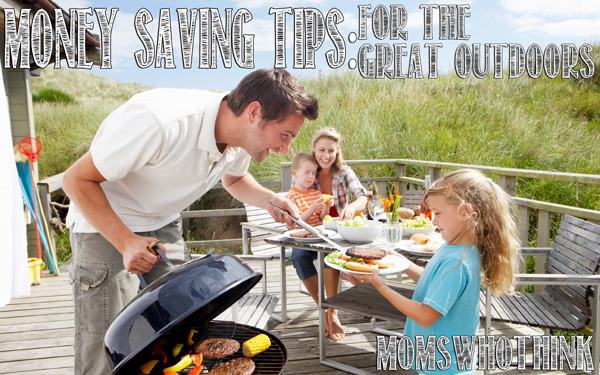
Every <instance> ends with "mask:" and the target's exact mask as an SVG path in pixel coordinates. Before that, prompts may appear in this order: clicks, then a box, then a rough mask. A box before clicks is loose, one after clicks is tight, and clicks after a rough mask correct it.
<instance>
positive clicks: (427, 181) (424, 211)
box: [420, 174, 433, 220]
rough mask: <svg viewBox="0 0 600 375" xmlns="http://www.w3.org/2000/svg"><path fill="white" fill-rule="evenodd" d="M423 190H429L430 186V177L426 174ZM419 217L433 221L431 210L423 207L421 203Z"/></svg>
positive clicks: (425, 206) (423, 204) (423, 203)
mask: <svg viewBox="0 0 600 375" xmlns="http://www.w3.org/2000/svg"><path fill="white" fill-rule="evenodd" d="M424 186H425V190H427V189H429V187H430V186H431V175H428V174H426V175H425V184H424ZM420 215H421V216H423V217H425V218H427V219H429V220H433V212H431V209H430V208H429V207H427V205H425V202H422V203H421V213H420Z"/></svg>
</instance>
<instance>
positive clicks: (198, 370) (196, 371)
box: [188, 366, 204, 375]
mask: <svg viewBox="0 0 600 375" xmlns="http://www.w3.org/2000/svg"><path fill="white" fill-rule="evenodd" d="M203 368H204V366H196V367H194V368H193V369H192V371H190V372H188V375H199V374H200V373H201V372H202V369H203Z"/></svg>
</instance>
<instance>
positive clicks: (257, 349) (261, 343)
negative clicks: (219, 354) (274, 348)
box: [242, 333, 271, 358]
mask: <svg viewBox="0 0 600 375" xmlns="http://www.w3.org/2000/svg"><path fill="white" fill-rule="evenodd" d="M270 346H271V340H270V339H269V336H267V335H265V334H264V333H261V334H259V335H256V336H254V337H253V338H251V339H249V340H246V342H244V344H243V345H242V352H243V353H244V357H247V358H251V357H254V356H255V355H257V354H259V353H262V352H264V351H265V350H267V349H269V347H270Z"/></svg>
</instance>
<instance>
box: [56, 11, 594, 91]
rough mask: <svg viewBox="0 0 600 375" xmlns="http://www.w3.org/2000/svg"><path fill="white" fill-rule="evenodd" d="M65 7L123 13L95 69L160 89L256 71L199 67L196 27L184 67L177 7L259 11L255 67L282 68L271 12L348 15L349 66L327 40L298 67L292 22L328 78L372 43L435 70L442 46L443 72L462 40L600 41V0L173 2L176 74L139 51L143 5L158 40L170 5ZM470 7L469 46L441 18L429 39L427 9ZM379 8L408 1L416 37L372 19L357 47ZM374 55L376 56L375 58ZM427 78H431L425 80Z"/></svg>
mask: <svg viewBox="0 0 600 375" xmlns="http://www.w3.org/2000/svg"><path fill="white" fill-rule="evenodd" d="M55 1H56V3H58V4H59V5H60V6H61V7H63V8H65V9H68V8H87V7H91V8H96V7H97V8H103V7H106V8H119V11H118V14H117V17H116V20H115V24H114V29H113V32H112V41H111V45H112V56H111V61H112V68H111V69H100V68H98V67H94V68H93V69H92V71H93V72H94V73H95V74H99V75H101V76H104V77H107V78H110V79H113V80H117V81H125V82H136V83H141V84H144V85H147V86H152V87H182V88H202V89H213V90H228V89H231V88H233V87H235V85H236V84H237V82H239V80H240V79H241V78H242V77H244V76H245V75H246V74H248V73H249V72H250V71H251V69H244V68H241V67H238V66H237V65H236V63H235V62H233V63H232V67H231V68H226V67H224V65H223V62H222V59H221V58H219V56H217V60H216V63H217V69H200V68H198V62H199V50H198V49H199V47H198V46H199V35H198V30H196V35H195V39H194V40H195V45H194V49H193V64H192V67H191V68H190V69H185V68H183V63H182V58H181V48H180V44H179V43H180V38H179V28H178V23H177V16H176V14H177V13H176V8H190V9H191V8H194V7H202V8H205V7H206V8H207V7H211V8H218V9H219V13H220V15H221V17H222V19H223V22H224V19H225V8H232V9H233V13H235V12H236V11H238V10H240V9H242V8H245V9H248V10H249V11H250V12H251V14H252V20H251V21H249V22H247V23H245V24H244V25H243V32H244V33H245V34H254V35H255V45H254V60H255V61H254V63H255V68H272V67H273V66H274V61H275V59H274V34H275V32H274V16H273V15H270V14H269V8H271V7H276V8H282V7H294V8H300V7H303V8H316V9H318V10H319V11H320V12H321V13H322V14H323V15H324V16H326V15H327V13H328V12H329V11H330V10H331V9H338V10H339V11H341V13H342V14H343V17H344V20H343V21H342V22H341V23H339V24H338V25H337V27H338V29H339V31H340V33H341V35H342V36H343V38H344V39H345V44H346V58H345V61H344V64H343V65H342V66H341V67H339V68H336V69H332V68H330V67H329V66H328V64H327V61H326V60H325V53H326V52H327V51H328V50H334V45H333V43H332V42H331V40H330V38H328V37H327V35H326V37H325V41H324V43H323V45H322V46H321V47H320V48H319V49H318V50H317V51H315V55H316V61H315V68H314V69H308V68H306V69H293V44H294V36H293V32H292V23H293V16H292V15H288V16H287V17H286V24H287V30H288V32H287V40H286V57H287V58H286V64H287V68H288V70H290V71H291V72H292V73H293V74H294V75H295V76H297V77H300V78H318V77H320V76H321V75H324V74H332V73H336V72H343V71H347V70H352V71H353V73H354V74H359V72H358V70H357V69H351V67H350V66H351V64H352V62H351V60H352V59H356V58H357V56H358V50H359V47H360V46H361V45H363V44H365V43H369V44H374V43H387V44H389V45H392V44H393V43H407V44H408V46H409V47H408V48H407V50H410V44H412V43H419V44H420V46H421V53H422V56H421V57H422V63H423V66H424V68H425V70H424V73H425V74H426V73H427V69H426V65H427V62H428V59H427V54H426V49H425V47H424V44H425V43H428V42H429V43H442V45H443V47H442V48H440V50H439V53H440V55H439V64H438V67H439V70H440V74H455V73H454V51H455V49H456V47H457V46H458V45H459V44H460V43H467V44H469V45H471V44H473V43H519V44H521V45H523V46H524V47H525V48H527V47H528V46H529V45H531V44H534V43H536V44H539V45H540V46H541V47H542V48H545V47H546V46H547V45H548V44H550V43H555V44H557V45H559V46H560V43H573V44H575V45H576V46H577V47H580V46H581V45H582V44H584V43H595V42H596V43H597V42H598V41H600V1H596V0H569V1H564V0H563V1H547V0H527V1H523V0H446V1H432V0H430V1H403V2H401V1H394V2H385V1H380V2H366V1H362V2H353V1H323V0H308V1H302V0H293V1H291V0H278V1H263V0H231V1H202V2H197V1H196V2H192V1H177V0H174V1H169V2H167V4H169V5H170V8H171V26H172V29H171V30H172V33H173V42H174V62H175V66H176V68H175V69H166V68H164V67H162V68H157V67H154V66H151V67H148V68H140V67H138V66H137V65H136V63H135V58H134V53H135V51H137V50H141V49H143V45H142V42H141V41H140V39H139V37H138V36H137V34H136V31H135V27H134V17H135V15H136V13H137V12H138V11H139V10H140V9H141V8H146V9H148V11H149V12H150V13H151V14H152V16H153V20H152V21H151V22H149V24H148V26H147V27H148V31H149V33H150V35H151V36H152V37H153V40H154V41H155V42H156V39H157V24H158V19H159V14H160V8H165V7H166V6H165V2H164V1H156V0H146V1H127V2H123V1H113V0H55ZM425 3H426V4H467V5H469V7H470V9H469V11H470V13H471V15H470V17H468V18H466V24H465V25H466V26H465V32H466V34H468V35H470V38H469V39H468V40H466V41H449V40H439V39H438V38H437V35H438V34H437V30H438V27H437V24H436V23H435V22H437V20H438V18H437V17H434V39H433V40H424V39H423V13H422V10H421V9H419V5H420V4H425ZM360 4H362V5H367V4H369V5H371V11H372V10H373V9H375V8H376V7H377V6H378V5H384V6H386V9H387V10H389V5H390V4H401V5H403V6H404V7H405V8H406V11H407V14H408V21H407V25H406V27H405V28H404V30H405V31H406V32H407V35H408V39H407V40H406V41H404V40H391V39H390V38H389V36H388V37H387V38H384V39H382V40H377V39H375V37H374V36H373V31H372V27H371V20H368V22H367V33H368V38H367V39H366V40H359V41H357V42H355V43H351V42H350V41H349V39H350V34H351V33H353V32H354V33H357V31H358V19H359V11H358V9H359V8H358V5H360ZM89 20H90V21H91V22H93V23H94V25H95V26H94V29H92V30H91V31H92V32H94V33H99V26H98V22H97V20H96V18H95V17H90V19H89ZM374 55H375V53H374V52H372V53H370V55H368V56H369V57H371V58H373V57H374ZM402 64H403V68H404V72H403V73H406V69H407V67H408V58H407V57H405V58H403V60H402ZM425 79H427V78H425Z"/></svg>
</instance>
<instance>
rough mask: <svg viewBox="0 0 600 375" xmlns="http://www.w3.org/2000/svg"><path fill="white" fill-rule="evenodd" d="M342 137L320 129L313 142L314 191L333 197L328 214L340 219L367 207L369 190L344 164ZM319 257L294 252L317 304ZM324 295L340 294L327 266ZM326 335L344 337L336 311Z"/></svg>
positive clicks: (332, 271)
mask: <svg viewBox="0 0 600 375" xmlns="http://www.w3.org/2000/svg"><path fill="white" fill-rule="evenodd" d="M340 141H341V136H340V133H338V132H337V131H336V130H335V129H333V128H323V129H320V130H318V131H317V132H316V133H315V135H314V137H313V140H312V148H313V153H314V155H315V158H316V159H317V163H318V164H319V167H318V171H317V179H316V181H315V188H316V189H317V190H320V191H321V193H323V194H329V195H332V196H333V197H334V201H335V204H334V205H333V206H332V207H331V210H330V212H329V214H330V215H331V216H333V217H337V216H339V218H340V220H346V219H352V218H353V217H354V213H355V212H356V211H360V210H363V209H364V208H365V206H366V205H367V201H368V199H367V191H366V189H365V188H364V187H363V186H362V184H361V183H360V181H359V180H358V177H357V176H356V174H355V173H354V171H353V170H352V168H350V167H349V166H347V165H343V164H342V160H343V159H342V150H341V148H340ZM316 258H317V253H316V252H314V251H308V250H301V249H293V251H292V263H293V264H294V268H295V269H296V273H297V274H298V277H300V279H301V280H302V283H303V284H304V286H305V287H306V289H307V290H308V293H309V294H310V296H311V297H312V298H313V300H314V301H315V303H317V301H318V284H317V269H316V268H315V266H314V264H313V261H314V260H315V259H316ZM324 281H325V292H326V294H327V297H331V296H333V295H335V294H337V290H338V285H339V281H340V272H339V271H337V270H335V269H333V268H329V267H326V268H325V271H324ZM325 318H326V324H327V325H326V328H327V335H328V336H329V337H330V338H331V339H332V340H334V341H338V340H341V339H343V338H344V337H345V334H344V329H343V327H342V325H341V323H340V320H339V318H338V316H337V310H335V309H327V313H326V314H325Z"/></svg>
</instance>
